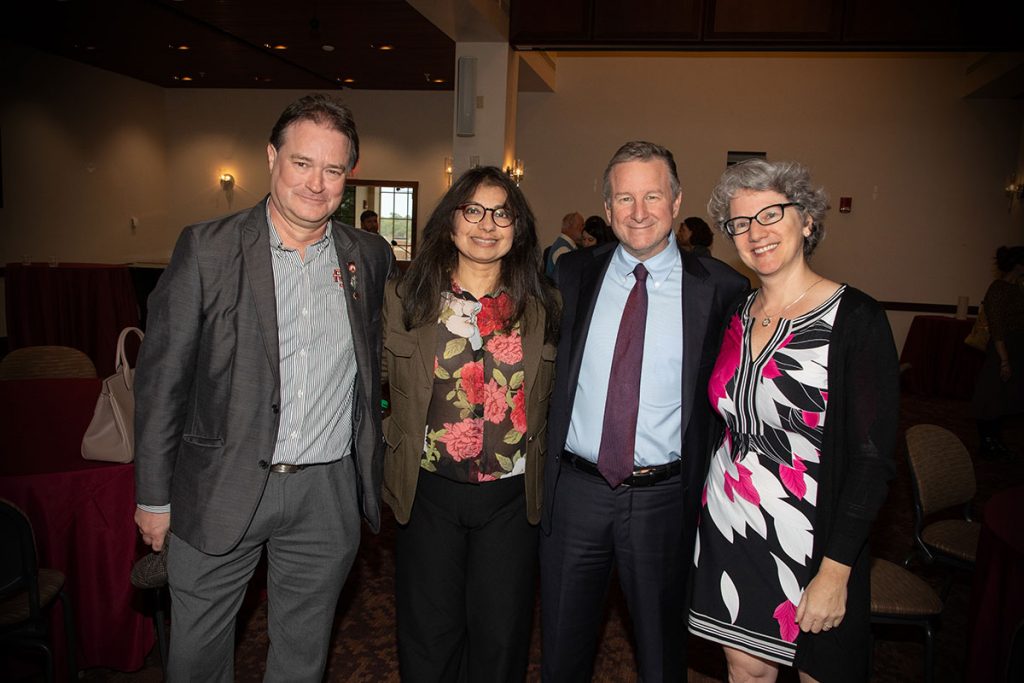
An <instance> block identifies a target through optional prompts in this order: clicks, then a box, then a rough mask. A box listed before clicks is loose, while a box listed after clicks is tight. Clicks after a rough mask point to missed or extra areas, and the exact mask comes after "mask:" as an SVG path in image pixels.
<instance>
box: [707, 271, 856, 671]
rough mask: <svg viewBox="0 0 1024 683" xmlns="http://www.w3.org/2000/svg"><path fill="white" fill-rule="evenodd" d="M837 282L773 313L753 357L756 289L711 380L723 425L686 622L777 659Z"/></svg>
mask: <svg viewBox="0 0 1024 683" xmlns="http://www.w3.org/2000/svg"><path fill="white" fill-rule="evenodd" d="M844 290H845V286H843V287H840V288H839V289H838V290H837V291H836V292H835V293H834V294H833V295H832V296H831V297H829V299H828V300H826V301H825V302H823V303H822V304H821V305H819V306H817V307H816V308H815V309H814V310H812V311H809V312H808V313H806V314H804V315H802V316H799V317H797V318H794V319H793V320H786V319H784V318H783V319H780V320H779V323H778V327H777V329H776V331H775V334H774V335H773V336H772V338H771V339H770V340H769V341H768V343H767V344H765V347H764V349H762V350H761V352H760V354H758V356H757V357H756V358H754V357H752V355H751V352H750V334H751V330H752V328H753V326H754V325H759V324H760V321H759V320H757V319H756V318H752V317H751V316H750V310H751V307H752V305H753V303H754V300H755V298H756V296H757V292H754V293H752V294H751V295H750V296H749V298H748V299H747V302H746V304H745V305H744V306H743V307H742V309H741V310H740V311H739V312H738V313H737V314H736V315H734V316H733V317H732V319H731V320H730V321H729V325H728V328H727V330H726V334H725V338H724V340H723V342H722V349H721V351H720V352H719V356H718V359H717V361H716V363H715V368H714V370H713V372H712V374H711V381H710V383H709V386H708V394H709V397H710V399H711V403H712V405H713V407H714V409H715V410H716V411H717V412H718V413H719V415H721V416H722V418H723V419H724V420H725V423H726V430H725V434H724V436H723V438H722V442H721V443H720V444H719V446H718V448H717V450H716V451H715V454H714V455H713V456H712V459H711V463H710V468H709V471H708V477H707V481H706V483H705V486H704V491H703V496H702V508H701V520H700V529H699V532H698V538H697V544H696V548H695V551H694V565H695V567H696V569H695V577H694V592H693V601H692V603H691V608H690V617H689V628H690V631H691V632H692V633H694V634H696V635H699V636H701V637H703V638H707V639H708V640H712V641H715V642H718V643H721V644H723V645H728V646H730V647H733V648H736V649H739V650H743V651H745V652H748V653H750V654H753V655H756V656H758V657H762V658H764V659H768V660H771V661H775V662H779V663H782V664H791V663H792V662H793V658H794V656H795V654H796V638H797V635H798V634H799V627H798V626H797V624H796V620H795V615H796V608H797V605H798V604H799V603H800V597H801V595H802V594H803V591H804V589H805V588H806V586H807V584H808V583H809V582H810V579H811V578H813V577H812V576H810V569H809V565H810V562H811V555H812V550H813V545H814V523H815V509H816V504H817V493H818V468H819V465H820V460H821V450H822V434H823V432H824V426H825V409H826V407H827V405H828V375H827V370H828V351H829V343H830V338H831V335H832V327H833V323H834V321H835V316H836V310H837V309H838V307H839V302H840V300H841V298H842V294H843V291H844Z"/></svg>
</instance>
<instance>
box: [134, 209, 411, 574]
mask: <svg viewBox="0 0 1024 683" xmlns="http://www.w3.org/2000/svg"><path fill="white" fill-rule="evenodd" d="M269 229H270V228H269V226H268V224H267V219H266V202H260V203H259V204H257V205H256V206H254V207H252V208H250V209H247V210H245V211H241V212H239V213H236V214H234V215H231V216H227V217H225V218H219V219H216V220H213V221H208V222H205V223H199V224H197V225H192V226H189V227H187V228H185V230H184V231H183V232H182V234H181V236H180V237H179V239H178V244H177V245H176V246H175V249H174V255H173V256H172V258H171V263H170V265H168V267H167V270H166V271H164V273H163V275H162V276H161V277H160V281H159V282H158V283H157V286H156V288H155V289H154V291H153V294H152V295H151V296H150V298H149V317H148V320H147V323H146V328H147V329H146V338H145V341H144V342H143V344H142V348H141V350H140V352H139V361H138V368H137V370H136V374H135V485H136V500H137V501H138V502H139V503H141V504H146V505H165V504H167V503H170V504H171V510H172V515H171V527H172V530H173V531H174V533H175V534H176V535H178V536H180V537H181V538H183V539H184V540H185V541H186V542H188V543H189V544H190V545H192V546H194V547H195V548H198V549H199V550H201V551H203V552H206V553H210V554H222V553H226V552H228V551H230V550H231V549H232V548H234V547H235V546H236V545H237V544H238V542H239V541H240V540H241V538H242V535H243V533H244V532H245V529H246V527H247V526H248V524H249V521H250V520H251V519H252V516H253V514H254V513H255V511H256V506H257V504H258V503H259V500H260V497H261V496H262V494H263V489H264V487H265V485H266V482H267V477H268V476H269V472H270V469H269V466H270V463H271V458H272V456H273V453H274V445H275V443H276V441H277V429H278V421H279V418H280V414H279V413H280V411H279V406H280V402H281V396H280V390H281V384H280V361H279V357H278V348H279V347H278V336H277V332H278V328H277V305H276V300H275V294H274V271H273V266H272V265H271V254H270V239H269ZM333 236H334V241H335V242H334V243H335V246H336V248H337V251H338V261H339V262H340V263H341V264H342V268H343V270H347V264H349V263H353V264H355V267H356V291H353V290H352V287H351V284H350V277H349V275H348V273H347V272H346V273H345V276H344V277H343V278H342V283H343V286H344V287H345V290H346V293H347V294H348V296H347V297H345V301H346V302H347V304H348V318H349V323H350V325H351V329H352V335H353V341H354V344H355V362H356V364H357V365H358V376H357V378H356V392H355V393H356V400H355V407H354V409H353V410H354V417H353V419H354V425H353V430H354V431H353V434H354V445H353V448H354V451H355V452H354V453H353V454H352V457H353V458H354V462H355V465H356V471H357V473H358V481H359V486H358V489H359V493H360V498H361V503H362V511H363V516H364V517H365V518H366V520H367V522H368V523H369V525H370V527H371V528H372V529H373V530H374V531H377V530H378V529H379V527H380V482H381V471H382V457H383V440H382V437H381V417H380V347H381V346H380V315H381V310H380V309H381V302H382V300H383V296H384V283H385V282H386V281H387V279H388V277H389V276H390V273H391V271H392V269H393V264H394V256H393V255H392V253H391V249H390V247H389V246H388V245H387V243H386V242H385V241H384V240H382V239H380V237H379V236H377V235H374V234H371V233H368V232H363V231H361V230H356V229H355V228H353V227H351V226H347V225H340V224H337V223H335V224H334V227H333ZM343 455H345V454H344V453H338V457H341V456H343Z"/></svg>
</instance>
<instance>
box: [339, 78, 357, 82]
mask: <svg viewBox="0 0 1024 683" xmlns="http://www.w3.org/2000/svg"><path fill="white" fill-rule="evenodd" d="M341 82H342V83H355V82H356V79H354V78H343V79H341Z"/></svg>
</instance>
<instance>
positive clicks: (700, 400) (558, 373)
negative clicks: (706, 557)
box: [542, 243, 750, 542]
mask: <svg viewBox="0 0 1024 683" xmlns="http://www.w3.org/2000/svg"><path fill="white" fill-rule="evenodd" d="M617 246H618V245H617V244H616V243H611V244H605V245H602V246H599V247H595V248H593V249H583V250H580V251H576V252H572V253H569V254H565V255H563V256H562V258H560V259H559V260H558V273H557V276H558V288H559V290H560V291H561V293H562V302H563V305H562V323H561V335H562V336H561V340H560V341H559V345H558V356H557V359H556V370H555V388H554V393H553V394H552V396H551V408H550V413H549V416H548V458H547V463H546V467H545V471H544V515H543V517H542V528H543V529H544V531H545V532H546V533H550V529H551V514H552V509H553V505H552V503H553V502H554V499H555V496H556V495H558V475H559V472H560V467H559V463H560V459H561V456H562V453H563V452H564V450H565V438H566V435H567V434H568V433H569V421H570V419H571V417H572V405H573V400H574V399H575V395H576V386H577V382H578V380H579V375H580V365H581V364H582V362H583V349H584V347H585V346H586V343H587V335H588V334H589V331H590V322H591V319H592V318H593V314H594V306H595V304H596V302H597V295H598V293H599V292H600V289H601V283H602V281H603V279H604V274H605V271H606V270H607V269H608V264H609V263H610V262H611V259H612V254H613V252H614V251H615V248H616V247H617ZM681 256H682V259H683V297H682V300H683V338H682V339H681V340H680V342H681V343H682V345H683V379H682V385H681V386H680V387H679V391H680V397H681V399H682V406H683V417H682V420H683V422H682V429H681V430H680V433H681V434H682V435H683V442H682V444H680V446H679V447H680V450H679V452H680V453H682V467H683V469H682V472H683V476H682V478H681V481H682V486H683V487H684V490H683V495H684V496H685V508H684V510H685V514H686V515H687V516H688V518H689V519H690V520H692V524H691V523H689V522H688V523H687V524H686V525H685V528H686V529H687V538H688V541H690V542H692V538H693V531H694V530H695V528H696V524H697V512H698V509H699V502H700V491H701V488H702V486H703V484H704V475H705V470H706V464H707V458H708V441H709V437H710V435H711V433H712V432H713V431H715V430H716V428H717V418H716V417H715V416H714V414H713V413H712V411H711V404H710V402H709V401H708V397H707V386H708V380H709V378H710V376H711V370H712V368H713V367H714V364H715V359H716V357H717V355H718V346H719V343H720V341H721V330H722V325H723V324H724V322H725V316H726V314H727V313H728V312H729V311H731V310H732V309H731V304H732V303H733V302H735V301H736V299H737V298H738V297H739V296H741V295H742V294H744V293H745V292H746V291H748V289H749V286H750V285H749V282H748V281H747V279H746V278H745V277H743V276H742V275H740V274H739V273H737V272H736V271H734V270H733V269H732V268H730V267H729V266H727V265H726V264H724V263H722V262H721V261H718V260H716V259H713V258H698V257H696V256H693V255H692V254H689V253H687V252H681ZM668 450H670V446H669V445H668V444H666V451H668Z"/></svg>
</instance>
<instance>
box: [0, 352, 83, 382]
mask: <svg viewBox="0 0 1024 683" xmlns="http://www.w3.org/2000/svg"><path fill="white" fill-rule="evenodd" d="M45 377H54V378H67V377H85V378H95V377H96V366H95V365H93V362H92V360H91V359H90V358H89V356H87V355H85V354H84V353H82V352H81V351H79V350H78V349H73V348H71V347H70V346H26V347H24V348H20V349H15V350H14V351H11V352H10V353H9V354H7V355H6V356H4V358H3V360H0V379H38V378H45Z"/></svg>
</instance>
